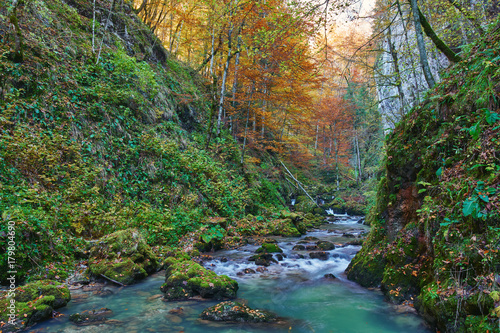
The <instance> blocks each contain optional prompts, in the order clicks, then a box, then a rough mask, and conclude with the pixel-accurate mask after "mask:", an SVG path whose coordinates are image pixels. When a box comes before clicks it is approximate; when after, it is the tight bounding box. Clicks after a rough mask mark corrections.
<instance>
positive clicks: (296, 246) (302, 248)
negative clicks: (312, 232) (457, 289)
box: [292, 244, 306, 251]
mask: <svg viewBox="0 0 500 333" xmlns="http://www.w3.org/2000/svg"><path fill="white" fill-rule="evenodd" d="M305 249H306V247H305V246H304V245H301V244H299V245H295V246H294V247H293V248H292V250H294V251H304V250H305Z"/></svg>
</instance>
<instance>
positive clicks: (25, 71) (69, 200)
mask: <svg viewBox="0 0 500 333" xmlns="http://www.w3.org/2000/svg"><path fill="white" fill-rule="evenodd" d="M14 5H16V6H17V7H14ZM112 7H113V8H112ZM94 14H95V20H94V19H93V17H94ZM14 22H15V24H14ZM0 36H1V38H2V41H1V43H0V54H1V56H0V71H1V75H0V131H1V133H2V134H1V136H0V197H1V201H0V212H1V216H2V217H1V218H2V221H3V222H2V224H1V227H0V234H1V235H3V236H2V237H4V236H6V235H7V233H8V226H7V222H8V221H14V223H15V234H16V253H15V254H16V269H17V271H18V274H17V282H18V283H21V282H22V281H25V280H28V281H29V280H31V279H36V278H37V277H44V276H45V277H46V276H47V274H46V271H47V272H48V271H49V269H50V271H51V272H52V270H55V271H56V272H61V271H64V270H67V269H70V268H71V267H73V266H72V265H73V259H74V258H75V257H77V258H81V257H82V256H83V257H85V256H86V251H87V250H88V245H87V244H88V241H91V240H96V239H98V238H100V237H102V236H105V235H108V234H110V233H112V232H114V231H117V230H123V229H131V228H137V229H138V230H140V232H141V233H142V234H143V236H144V237H145V239H146V240H147V243H148V244H149V245H151V246H155V249H156V251H158V253H161V252H164V251H167V250H168V249H169V246H178V244H179V240H180V239H181V238H182V237H183V236H185V235H186V234H187V233H188V232H191V231H195V230H198V235H199V234H200V233H201V232H205V233H206V237H205V239H207V240H208V241H210V240H211V239H213V238H220V237H223V236H224V235H226V234H225V232H226V231H225V230H222V229H221V228H220V226H219V225H222V226H227V225H228V224H229V225H231V226H232V227H233V229H234V230H235V231H234V233H233V234H232V235H234V236H235V237H236V236H237V235H238V233H239V232H248V233H252V232H254V231H253V230H254V229H252V230H250V227H252V228H254V227H255V225H252V223H253V222H254V219H256V218H255V217H254V216H253V215H248V214H254V215H258V216H257V218H258V219H259V221H260V220H262V221H268V219H269V220H276V221H275V223H270V224H268V225H267V224H266V227H263V229H264V231H262V233H266V232H275V233H280V232H284V233H286V232H292V233H294V232H297V230H296V229H295V226H294V225H292V224H291V222H290V220H283V219H282V220H279V219H278V218H279V211H280V209H283V204H284V201H283V199H282V194H280V192H279V191H280V186H281V185H280V182H279V181H276V180H277V179H279V177H280V173H279V171H277V170H276V169H275V168H274V167H273V166H272V164H273V163H274V162H273V161H275V159H276V158H275V157H273V156H272V155H270V154H264V153H262V154H260V155H259V157H260V159H261V160H262V162H263V163H262V164H261V165H260V166H254V165H253V164H252V165H247V166H245V167H243V165H242V164H241V156H240V147H239V146H237V145H236V142H235V141H234V140H233V138H232V137H231V136H230V135H228V134H224V133H225V132H223V133H222V134H221V135H220V136H218V137H213V138H212V140H211V141H210V142H207V141H208V140H207V133H208V127H209V122H208V119H209V117H210V116H211V112H212V109H213V107H212V97H211V96H212V95H211V93H210V89H211V87H210V85H209V84H208V83H207V82H206V81H205V80H204V79H202V78H201V77H200V76H198V75H197V74H196V73H195V72H194V70H193V69H191V68H189V67H188V66H185V65H183V64H182V63H180V62H178V61H176V60H174V59H173V57H171V56H170V55H169V54H168V52H167V51H165V50H164V48H163V47H162V46H161V43H160V41H159V40H158V39H157V38H156V37H155V36H154V35H153V34H152V33H151V32H150V29H149V28H147V27H146V26H145V25H144V24H143V23H142V22H141V21H140V19H139V18H138V17H137V16H136V14H135V13H134V12H133V10H132V6H131V4H130V3H129V2H127V1H125V2H123V1H122V2H116V4H115V1H113V2H110V1H105V0H102V1H101V0H97V1H96V2H95V11H94V8H93V3H92V1H80V0H71V1H62V0H47V1H29V2H17V1H14V2H13V1H5V0H4V1H1V6H0ZM251 153H252V152H251ZM257 171H258V172H257ZM281 191H282V193H283V190H282V189H281ZM237 221H240V222H237ZM227 222H229V223H227ZM200 228H201V229H200ZM222 233H224V235H223V234H222ZM237 239H238V238H237V237H236V240H237ZM0 248H1V250H2V253H1V256H0V260H1V265H0V266H1V267H2V273H1V275H0V282H2V283H5V282H6V281H5V279H6V274H7V273H6V271H7V270H6V269H4V268H5V267H7V243H6V242H5V243H4V242H2V243H1V245H0ZM60 274H61V273H60ZM53 275H57V274H52V273H51V274H49V276H53ZM61 276H62V275H61Z"/></svg>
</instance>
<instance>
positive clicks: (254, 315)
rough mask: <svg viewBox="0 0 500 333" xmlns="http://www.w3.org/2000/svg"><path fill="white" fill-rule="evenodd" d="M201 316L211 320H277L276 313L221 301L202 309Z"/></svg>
mask: <svg viewBox="0 0 500 333" xmlns="http://www.w3.org/2000/svg"><path fill="white" fill-rule="evenodd" d="M201 318H202V319H205V320H211V321H225V322H244V323H270V322H274V321H276V320H277V317H276V315H274V314H272V313H270V312H268V311H264V310H254V309H251V308H250V307H248V306H246V305H244V304H241V303H238V302H232V301H228V302H222V303H219V304H217V305H214V306H211V307H209V308H208V309H205V310H203V312H202V313H201Z"/></svg>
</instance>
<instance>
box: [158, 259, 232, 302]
mask: <svg viewBox="0 0 500 333" xmlns="http://www.w3.org/2000/svg"><path fill="white" fill-rule="evenodd" d="M166 265H167V270H166V273H165V283H164V284H163V285H162V286H161V287H160V289H161V291H163V292H164V293H165V298H166V299H167V300H183V299H189V298H191V297H194V296H198V295H199V296H201V297H203V298H213V299H224V298H235V297H236V292H237V291H238V282H236V281H234V280H233V279H231V278H229V277H227V276H226V275H220V276H219V275H217V274H216V273H215V272H213V271H210V270H208V269H206V268H204V267H203V266H201V265H200V264H198V263H195V262H194V261H191V260H185V259H176V258H173V257H171V258H167V260H166Z"/></svg>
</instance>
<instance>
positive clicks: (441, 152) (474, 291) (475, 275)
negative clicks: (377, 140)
mask: <svg viewBox="0 0 500 333" xmlns="http://www.w3.org/2000/svg"><path fill="white" fill-rule="evenodd" d="M499 52H500V28H499V26H498V22H496V23H494V24H491V26H490V27H489V33H488V34H486V35H485V36H483V37H482V38H480V39H478V40H477V41H476V42H474V43H472V44H470V45H468V46H467V47H466V50H464V51H463V52H462V55H463V59H465V60H463V61H461V62H460V63H458V64H456V65H454V66H452V67H450V68H449V69H448V70H447V72H446V73H445V74H444V78H443V80H442V82H440V83H439V84H437V85H436V87H435V88H434V89H433V90H432V91H430V92H429V93H428V95H427V98H426V99H425V101H424V102H423V103H421V104H420V105H418V106H416V107H415V108H414V109H413V110H412V112H410V113H409V114H407V115H406V116H405V117H404V118H403V120H402V121H401V122H400V123H399V124H398V125H397V126H396V128H395V129H394V130H393V131H392V133H390V134H389V135H388V137H387V141H386V147H387V156H386V159H385V162H384V169H383V177H382V178H381V179H380V182H379V186H378V193H377V202H376V206H375V207H373V209H372V211H371V212H370V215H369V216H368V220H370V222H371V225H372V229H371V232H370V234H369V236H368V239H367V241H366V242H365V244H364V246H363V248H362V250H361V251H360V252H359V253H358V254H357V255H356V257H355V258H354V259H353V261H352V262H351V263H350V265H349V267H348V269H347V275H348V278H349V279H351V280H354V281H356V282H358V283H360V284H361V285H363V286H365V287H377V286H381V288H382V290H383V291H384V293H385V295H386V296H387V297H388V298H389V299H390V300H391V301H393V302H395V303H398V304H406V305H410V306H414V307H415V308H416V309H417V310H418V312H419V313H420V314H421V315H422V316H423V317H424V318H425V319H427V320H428V321H429V322H430V323H431V324H433V325H434V326H437V328H438V329H439V330H440V331H446V332H463V331H467V332H488V331H489V332H498V330H499V328H498V320H499V319H498V318H499V317H500V307H499V306H500V294H499V292H498V290H499V285H498V281H499V280H498V277H499V273H500V272H499V267H500V266H499V264H500V248H499V246H500V232H499V230H500V229H499V228H500V214H499V211H500V206H499V205H500V197H499V194H500V191H499V183H500V150H499V145H500V142H499V137H500V136H499V132H500V122H499V120H500V114H499V111H498V110H499V108H500V104H499V97H500V96H499V91H500V90H499V87H500V83H499V82H500V81H499V74H500V67H499V64H500V57H499Z"/></svg>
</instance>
